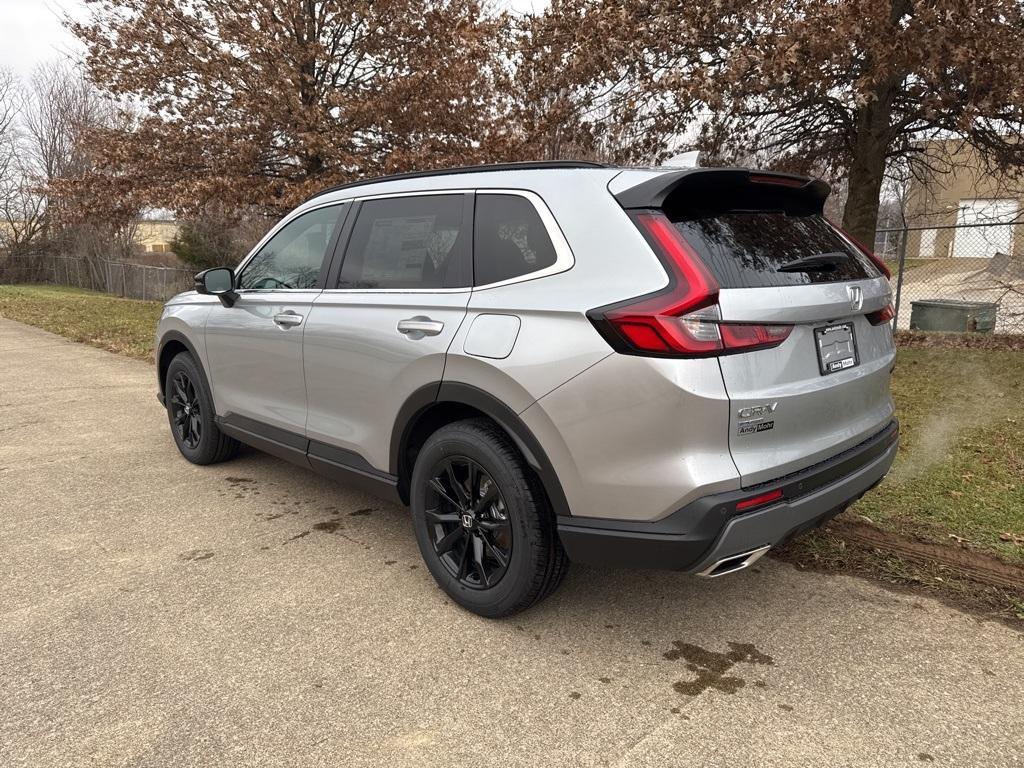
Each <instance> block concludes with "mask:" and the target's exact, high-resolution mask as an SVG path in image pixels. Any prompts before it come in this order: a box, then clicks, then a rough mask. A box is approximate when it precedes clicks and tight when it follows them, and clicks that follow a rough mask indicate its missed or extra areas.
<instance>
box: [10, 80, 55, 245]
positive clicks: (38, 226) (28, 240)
mask: <svg viewBox="0 0 1024 768" xmlns="http://www.w3.org/2000/svg"><path fill="white" fill-rule="evenodd" d="M22 116H23V105H22V93H21V91H20V88H19V83H18V80H17V78H16V77H15V76H14V74H13V73H12V72H10V71H8V70H0V248H2V249H3V250H4V251H5V252H6V253H7V254H8V255H13V256H21V255H25V254H26V253H27V252H28V251H29V249H30V248H31V246H32V245H33V244H34V242H35V241H36V240H37V239H38V237H39V234H40V232H41V230H42V226H43V220H44V213H45V208H46V206H45V203H44V201H43V199H42V196H41V195H39V194H38V191H37V190H36V189H35V188H34V187H33V184H32V181H31V179H30V168H29V167H28V164H27V162H26V158H25V155H24V151H23V150H24V141H23V138H24V137H23V133H22V130H21V128H22V126H21V118H22Z"/></svg>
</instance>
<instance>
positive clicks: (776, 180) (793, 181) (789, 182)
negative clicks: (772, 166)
mask: <svg viewBox="0 0 1024 768" xmlns="http://www.w3.org/2000/svg"><path fill="white" fill-rule="evenodd" d="M748 181H750V182H751V183H752V184H778V185H779V186H782V187H802V186H804V185H805V184H806V183H807V179H801V178H797V177H793V176H781V175H780V176H775V175H773V176H768V175H765V174H751V175H750V176H749V177H748Z"/></svg>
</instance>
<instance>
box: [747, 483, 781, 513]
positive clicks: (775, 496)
mask: <svg viewBox="0 0 1024 768" xmlns="http://www.w3.org/2000/svg"><path fill="white" fill-rule="evenodd" d="M781 498H782V489H781V488H776V489H775V490H774V491H768V492H767V493H762V494H758V495H757V496H751V497H750V498H749V499H743V501H737V502H736V511H737V512H744V511H746V510H748V509H753V508H754V507H763V506H764V505H765V504H770V503H771V502H773V501H778V500H779V499H781Z"/></svg>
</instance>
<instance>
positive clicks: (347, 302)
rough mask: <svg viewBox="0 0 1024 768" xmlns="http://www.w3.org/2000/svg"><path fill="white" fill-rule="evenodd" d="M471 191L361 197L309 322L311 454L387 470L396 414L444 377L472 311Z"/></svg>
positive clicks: (306, 345) (366, 468) (308, 431)
mask: <svg viewBox="0 0 1024 768" xmlns="http://www.w3.org/2000/svg"><path fill="white" fill-rule="evenodd" d="M472 199H473V196H472V195H471V194H467V193H462V192H450V193H444V192H433V193H429V194H407V195H400V196H391V197H383V198H374V199H368V200H363V201H361V202H358V203H357V204H356V205H357V208H356V209H355V210H354V211H353V214H352V216H350V217H349V218H350V219H353V221H354V223H352V224H351V226H349V227H347V229H348V230H350V231H346V232H343V233H342V237H341V241H340V242H339V246H338V247H339V249H342V248H344V255H343V258H341V260H340V269H338V268H334V269H332V272H337V273H338V274H337V275H336V276H329V277H328V281H329V282H328V286H327V290H325V291H324V292H323V294H322V295H320V297H319V298H317V299H316V302H315V305H314V307H313V311H312V312H311V313H310V317H309V320H308V322H307V323H306V330H305V337H304V357H305V371H306V389H307V392H308V398H309V416H308V421H307V425H306V434H307V436H308V437H309V438H310V441H311V442H310V447H309V452H310V455H311V456H314V457H320V458H324V459H326V460H329V461H332V462H334V463H338V464H343V465H348V466H349V467H354V468H356V469H361V470H364V471H370V470H376V471H378V472H380V471H383V472H387V471H389V463H390V455H389V454H390V441H391V431H392V427H393V425H394V423H395V418H396V416H397V414H398V412H399V410H400V409H401V407H402V405H403V404H404V403H405V401H406V400H407V399H408V398H409V396H410V395H411V394H412V393H413V392H415V391H416V390H417V389H419V388H421V387H423V386H425V385H428V384H431V383H436V382H439V381H441V377H442V374H443V373H444V366H445V354H446V352H447V351H448V347H449V345H450V344H451V342H452V339H453V338H454V336H455V333H456V331H457V330H458V328H459V325H460V324H461V323H462V321H463V318H464V317H465V316H466V305H467V304H468V303H469V297H470V291H471V285H472V266H471V256H470V254H471V243H472V229H473V227H472V220H473V218H472ZM346 241H347V247H346V246H345V242H346Z"/></svg>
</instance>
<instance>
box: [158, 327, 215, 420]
mask: <svg viewBox="0 0 1024 768" xmlns="http://www.w3.org/2000/svg"><path fill="white" fill-rule="evenodd" d="M172 341H175V342H178V343H180V344H181V345H182V346H184V347H185V349H186V350H188V353H189V354H190V355H192V359H193V360H195V361H196V366H198V368H199V373H200V374H201V375H202V377H203V383H204V384H205V385H206V389H207V391H209V393H210V395H211V396H212V395H213V388H212V387H210V380H209V378H208V377H207V375H206V370H205V369H204V368H203V361H202V360H201V359H200V358H199V353H198V352H196V348H195V346H194V345H193V344H192V342H191V341H189V339H188V337H187V336H186V335H185V334H183V333H182V332H181V331H167V332H166V333H165V334H164V335H163V336H161V337H160V344H159V346H158V347H157V351H156V361H155V362H156V381H157V387H158V388H159V389H157V399H158V400H159V401H160V403H161V404H162V403H163V402H164V384H165V382H164V376H163V373H164V372H165V371H163V370H161V368H162V366H161V365H160V360H161V359H162V358H163V355H164V349H165V348H166V347H167V345H168V344H169V343H170V342H172ZM168 362H170V361H168Z"/></svg>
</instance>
